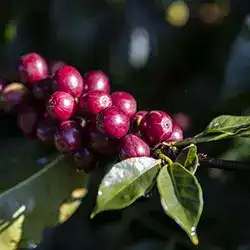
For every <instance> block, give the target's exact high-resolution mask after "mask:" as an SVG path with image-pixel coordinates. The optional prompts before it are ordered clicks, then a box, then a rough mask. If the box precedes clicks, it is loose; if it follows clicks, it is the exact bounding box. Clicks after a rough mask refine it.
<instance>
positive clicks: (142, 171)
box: [91, 157, 160, 218]
mask: <svg viewBox="0 0 250 250" xmlns="http://www.w3.org/2000/svg"><path fill="white" fill-rule="evenodd" d="M159 163H160V161H159V160H155V159H154V158H150V157H138V158H130V159H127V160H124V161H121V162H119V163H117V164H115V165H113V166H112V167H111V169H110V171H109V172H108V173H107V174H106V175H105V176H104V178H103V180H102V182H101V184H100V186H99V189H98V195H97V200H96V207H95V209H94V211H93V212H92V214H91V218H93V217H94V216H95V215H96V214H98V213H100V212H102V211H106V210H115V209H122V208H125V207H128V206H129V205H131V204H132V203H133V202H134V201H135V200H136V199H138V198H139V197H141V196H143V195H144V194H145V192H146V191H147V189H148V188H149V187H150V186H151V185H152V182H153V180H154V179H155V177H156V174H157V172H158V170H159V166H158V164H159Z"/></svg>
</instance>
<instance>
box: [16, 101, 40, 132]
mask: <svg viewBox="0 0 250 250" xmlns="http://www.w3.org/2000/svg"><path fill="white" fill-rule="evenodd" d="M37 121H38V114H37V112H36V110H35V109H34V108H33V107H30V106H27V107H24V108H22V109H21V110H20V111H19V113H18V116H17V123H18V126H19V128H20V129H21V130H22V132H23V133H24V134H26V135H28V136H33V135H34V134H35V129H36V124H37Z"/></svg>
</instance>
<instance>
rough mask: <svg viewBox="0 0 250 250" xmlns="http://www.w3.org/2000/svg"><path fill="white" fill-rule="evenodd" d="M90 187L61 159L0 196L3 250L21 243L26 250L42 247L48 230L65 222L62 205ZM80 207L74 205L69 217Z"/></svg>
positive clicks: (0, 228) (0, 236) (0, 240)
mask: <svg viewBox="0 0 250 250" xmlns="http://www.w3.org/2000/svg"><path fill="white" fill-rule="evenodd" d="M14 153H15V152H13V154H14ZM13 154H12V157H14V155H13ZM20 164H21V162H20ZM17 167H18V165H17ZM30 167H31V165H30ZM33 167H35V164H33ZM86 184H87V179H86V176H85V175H84V174H81V173H77V172H76V171H75V170H74V169H73V168H72V167H70V166H68V165H67V164H66V161H65V159H64V156H59V157H57V158H56V159H55V160H54V161H52V162H51V163H50V164H49V165H47V166H46V167H44V168H43V169H42V170H40V171H38V172H37V173H36V174H34V175H32V176H31V177H29V178H28V179H26V180H24V181H22V182H20V183H19V184H17V185H16V186H14V187H13V188H11V189H9V190H7V191H5V192H3V193H2V194H1V195H0V249H6V250H12V249H15V247H16V245H18V244H19V241H20V240H21V242H20V246H22V247H27V246H28V244H30V243H35V244H38V243H39V241H40V238H41V236H42V232H43V230H44V228H45V227H48V226H53V225H56V224H58V223H60V222H63V221H65V219H63V218H64V217H65V216H64V217H63V216H62V214H61V213H62V211H63V212H64V213H65V209H64V210H62V206H61V205H62V204H64V203H65V200H66V199H67V198H69V197H70V196H75V195H76V194H75V193H76V191H74V190H75V189H76V188H84V187H85V185H86ZM72 191H74V192H73V193H72ZM77 192H78V193H79V191H77ZM85 193H86V192H85ZM79 205H80V204H78V206H79ZM78 206H75V203H74V209H72V207H70V211H69V212H68V214H67V216H68V217H69V216H70V214H72V213H73V212H74V211H75V210H76V208H77V207H78Z"/></svg>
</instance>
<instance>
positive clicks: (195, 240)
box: [191, 234, 199, 246]
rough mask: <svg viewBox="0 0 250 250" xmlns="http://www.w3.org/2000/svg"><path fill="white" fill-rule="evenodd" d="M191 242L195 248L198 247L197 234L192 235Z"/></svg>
mask: <svg viewBox="0 0 250 250" xmlns="http://www.w3.org/2000/svg"><path fill="white" fill-rule="evenodd" d="M191 241H192V243H193V244H194V245H195V246H198V245H199V239H198V236H197V234H195V235H192V238H191Z"/></svg>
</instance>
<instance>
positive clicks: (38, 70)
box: [19, 53, 48, 84]
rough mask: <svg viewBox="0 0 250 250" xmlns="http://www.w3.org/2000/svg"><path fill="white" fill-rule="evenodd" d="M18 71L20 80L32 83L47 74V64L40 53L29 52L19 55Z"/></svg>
mask: <svg viewBox="0 0 250 250" xmlns="http://www.w3.org/2000/svg"><path fill="white" fill-rule="evenodd" d="M19 73H20V78H21V81H24V82H28V83H31V84H32V83H35V82H37V81H39V80H42V79H45V78H46V77H47V76H48V66H47V63H46V61H45V60H44V59H43V58H42V57H41V56H40V55H38V54H37V53H29V54H27V55H24V56H22V57H21V59H20V65H19Z"/></svg>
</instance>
